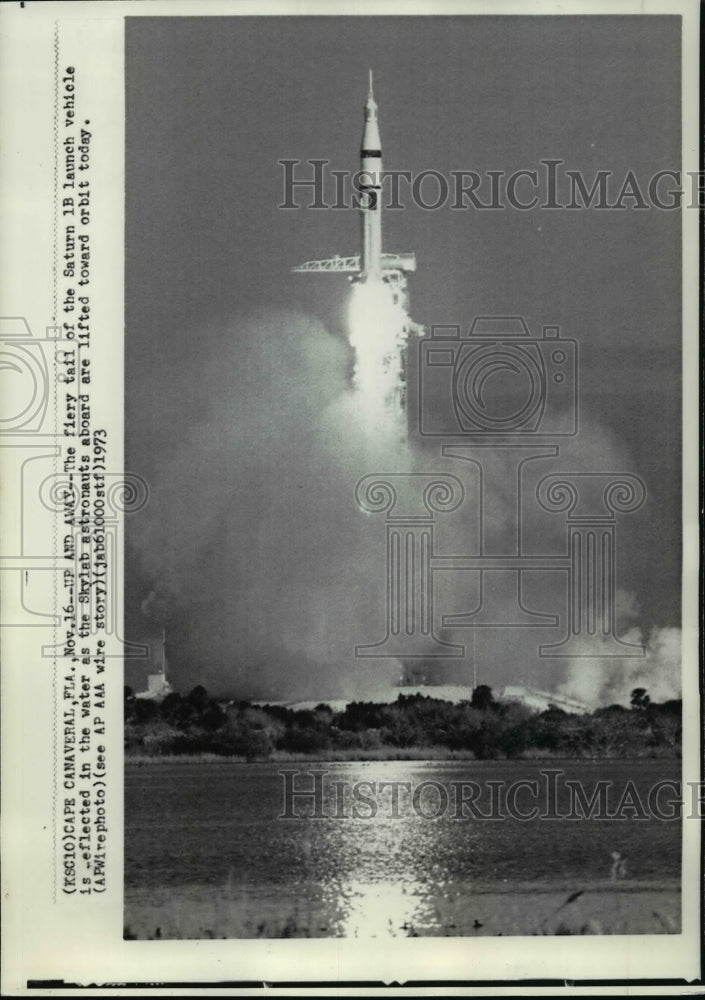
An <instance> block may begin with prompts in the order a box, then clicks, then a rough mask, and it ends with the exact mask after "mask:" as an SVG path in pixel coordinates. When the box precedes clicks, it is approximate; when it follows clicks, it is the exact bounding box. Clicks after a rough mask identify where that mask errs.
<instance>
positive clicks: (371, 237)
mask: <svg viewBox="0 0 705 1000" xmlns="http://www.w3.org/2000/svg"><path fill="white" fill-rule="evenodd" d="M359 188H360V212H361V215H362V254H361V261H360V272H361V273H360V277H361V279H362V280H363V281H364V280H366V279H368V278H373V279H379V280H381V278H382V142H381V139H380V137H379V123H378V121H377V104H376V102H375V98H374V93H373V90H372V71H371V70H370V85H369V91H368V94H367V100H366V101H365V126H364V129H363V132H362V146H361V148H360V185H359Z"/></svg>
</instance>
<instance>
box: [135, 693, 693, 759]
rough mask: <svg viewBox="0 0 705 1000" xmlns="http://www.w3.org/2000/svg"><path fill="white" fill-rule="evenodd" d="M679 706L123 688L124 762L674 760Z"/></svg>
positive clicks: (640, 696) (642, 696)
mask: <svg viewBox="0 0 705 1000" xmlns="http://www.w3.org/2000/svg"><path fill="white" fill-rule="evenodd" d="M681 712H682V703H681V701H680V700H672V701H666V702H663V703H660V704H658V703H654V702H652V701H651V700H650V698H649V695H648V693H647V692H646V691H645V690H644V689H643V688H635V689H634V691H633V692H632V698H631V705H630V707H629V708H625V707H624V706H622V705H610V706H609V707H607V708H599V709H596V710H595V711H593V712H589V713H585V714H582V715H572V714H568V713H566V712H564V711H563V710H562V709H560V708H558V707H556V706H553V705H551V706H549V707H548V708H547V709H546V710H544V711H540V712H539V711H535V710H532V709H530V708H528V707H527V706H525V705H522V704H519V703H517V702H512V701H502V700H498V699H496V698H495V696H494V694H493V692H492V689H491V688H490V687H489V686H488V685H484V684H481V685H479V686H478V687H476V688H475V690H474V691H473V693H472V697H471V698H470V699H468V700H467V701H461V702H459V703H457V704H454V703H452V702H448V701H443V700H441V699H439V698H434V697H433V696H432V695H422V694H408V695H405V694H403V693H400V694H399V697H398V698H397V700H396V701H395V702H392V703H390V704H378V703H376V702H365V701H353V702H350V703H349V704H348V705H347V706H346V708H345V709H344V710H343V711H334V710H333V709H331V708H330V706H328V705H326V704H324V703H321V704H319V705H317V706H316V707H315V708H313V709H310V710H309V709H299V710H294V709H291V708H287V707H286V706H283V705H252V704H251V703H250V702H247V701H230V702H227V703H225V702H223V701H220V700H217V699H215V698H213V697H211V696H210V695H209V693H208V692H207V691H206V689H205V688H204V687H203V686H201V685H197V686H196V687H194V688H193V690H192V691H190V692H189V693H188V694H186V695H181V694H178V693H176V692H173V693H171V694H168V695H167V696H166V697H165V698H164V699H163V700H162V701H161V702H157V701H154V700H149V699H145V698H136V697H135V696H134V694H133V692H132V690H131V689H130V688H129V687H127V688H125V750H126V753H127V754H128V755H144V754H146V755H149V756H164V755H173V754H203V753H211V754H217V755H221V756H236V757H242V758H244V759H246V760H267V759H269V758H271V757H272V756H276V755H277V754H281V755H286V754H290V755H298V754H301V755H302V756H314V757H319V758H321V759H325V756H326V754H328V753H333V754H336V753H337V754H344V755H346V756H348V757H350V758H351V759H354V757H355V754H356V753H360V754H361V755H363V756H369V755H374V752H375V751H380V752H383V751H386V753H387V755H388V756H393V755H394V751H395V750H396V751H398V752H399V753H400V754H401V753H403V751H404V750H408V749H409V748H419V747H422V748H431V747H434V748H443V749H445V750H447V751H457V752H460V753H461V754H463V755H465V754H467V755H468V756H472V757H475V758H477V759H480V760H487V759H493V758H500V757H503V758H520V757H532V756H561V757H648V756H671V757H672V756H680V750H681Z"/></svg>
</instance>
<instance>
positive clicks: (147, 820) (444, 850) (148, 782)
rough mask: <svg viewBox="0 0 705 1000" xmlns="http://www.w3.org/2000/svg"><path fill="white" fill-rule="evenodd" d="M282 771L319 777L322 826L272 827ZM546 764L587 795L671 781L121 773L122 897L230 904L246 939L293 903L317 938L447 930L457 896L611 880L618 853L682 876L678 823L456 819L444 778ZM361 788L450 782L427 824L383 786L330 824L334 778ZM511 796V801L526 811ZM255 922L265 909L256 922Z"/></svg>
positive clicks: (262, 768)
mask: <svg viewBox="0 0 705 1000" xmlns="http://www.w3.org/2000/svg"><path fill="white" fill-rule="evenodd" d="M285 768H286V769H289V770H291V769H298V770H300V771H301V772H302V773H301V774H300V775H298V776H297V778H296V787H297V788H308V787H311V782H312V779H311V777H310V775H309V774H308V772H309V771H311V770H313V769H325V770H327V771H328V774H327V776H326V778H325V789H326V798H325V806H324V811H325V813H326V815H327V817H328V818H319V819H313V818H300V819H288V820H287V819H281V818H279V817H280V816H281V813H282V812H283V811H284V801H283V789H284V779H283V778H282V776H281V775H280V774H279V773H278V772H279V771H280V770H283V769H285ZM542 769H544V770H546V769H556V770H558V769H560V770H562V771H564V772H565V773H564V775H563V777H562V778H561V780H564V779H565V778H573V779H580V780H582V781H583V782H584V783H585V784H586V786H587V790H588V793H589V791H590V788H591V787H592V786H594V783H595V782H596V781H598V780H605V779H606V780H611V781H613V782H614V783H615V787H616V788H617V789H618V790H619V792H621V790H622V789H623V788H624V786H625V783H626V782H627V781H629V780H632V781H634V784H635V786H636V788H637V789H638V791H639V793H640V795H642V796H643V798H644V801H646V796H647V792H648V789H649V788H650V787H651V786H652V785H653V784H654V783H655V782H656V781H659V780H662V779H664V778H671V779H673V780H678V764H677V762H666V763H665V764H664V762H663V761H639V762H616V763H614V762H600V763H597V764H590V763H580V764H576V763H573V762H570V763H561V762H540V763H538V762H536V763H526V762H506V761H501V762H479V763H478V762H447V763H439V762H436V761H434V762H419V761H380V762H364V763H360V762H350V763H348V762H346V763H334V764H286V765H281V764H269V763H268V764H234V763H228V762H223V763H220V762H207V763H181V762H179V763H158V764H145V765H140V766H136V765H128V766H127V778H126V789H125V883H126V897H127V898H130V893H131V891H133V892H132V898H133V899H136V898H138V897H140V898H142V899H143V900H144V899H149V900H153V899H159V898H162V899H169V898H176V896H178V894H179V893H181V894H182V895H183V898H184V899H185V900H186V899H188V900H191V902H192V903H193V902H194V901H195V900H197V899H201V900H203V899H207V898H209V897H211V898H213V899H215V898H224V899H229V900H231V901H233V900H234V901H235V902H238V901H239V905H241V906H243V907H244V908H245V909H246V910H247V914H248V917H249V923H248V928H249V929H245V930H244V931H243V932H242V933H243V936H245V935H247V934H250V933H251V934H253V935H256V934H258V933H262V934H264V936H267V930H266V928H265V924H267V921H269V920H271V914H272V913H277V912H278V913H280V914H281V913H284V912H285V911H286V910H287V909H291V908H292V907H294V909H295V911H296V913H297V914H298V919H302V918H301V913H304V914H305V919H306V920H307V921H309V922H310V923H313V924H315V925H316V926H315V927H314V928H313V931H314V932H315V933H318V934H327V933H328V934H336V935H343V936H361V935H363V934H364V935H373V936H384V935H386V934H392V933H399V932H401V933H404V932H410V933H450V932H452V928H453V921H454V911H453V904H454V902H455V903H457V902H458V901H459V900H462V899H467V897H468V896H469V895H472V894H478V893H482V892H485V893H486V892H491V891H503V890H509V889H516V888H517V887H519V886H524V887H525V888H527V889H531V888H532V886H533V887H534V889H535V891H537V892H538V891H544V892H545V891H546V890H547V888H549V887H551V886H553V887H557V889H558V891H559V892H565V891H566V888H568V889H570V888H571V886H573V887H574V886H575V884H578V883H580V884H582V883H586V882H590V883H596V882H606V881H607V880H608V879H609V877H610V871H611V868H612V864H613V861H612V852H613V851H615V850H616V851H619V852H620V854H621V855H622V856H623V857H626V858H627V860H628V869H627V870H628V873H629V878H630V879H632V880H639V881H645V882H648V881H649V880H651V881H654V880H656V881H663V880H664V879H666V880H668V879H673V880H676V879H678V878H679V872H680V824H679V823H677V822H659V821H658V820H655V819H649V820H639V821H629V820H626V821H624V820H622V821H615V820H594V819H593V820H588V821H585V820H582V821H567V820H543V821H539V820H533V821H529V822H522V821H520V820H517V819H512V818H511V817H510V818H506V819H503V820H486V821H482V820H477V819H472V818H465V819H462V818H455V812H456V811H455V809H454V802H453V800H452V792H451V791H450V790H451V786H452V783H453V782H460V781H469V780H474V781H477V782H478V783H480V784H481V785H484V784H486V783H487V782H488V781H507V782H511V781H513V780H518V779H530V780H531V779H536V778H537V777H539V772H540V771H541V770H542ZM360 780H365V781H373V782H377V783H379V782H401V781H403V782H411V784H412V787H416V786H417V785H418V784H419V783H420V782H422V781H435V782H439V783H441V784H443V786H444V787H446V788H448V789H449V795H450V796H451V800H450V801H449V805H448V808H447V809H446V810H445V811H444V813H443V814H442V815H441V816H439V817H438V818H436V819H425V818H423V816H419V815H418V814H417V813H416V812H415V811H414V810H413V809H412V808H411V807H410V803H409V800H408V796H406V795H405V793H404V792H403V791H402V792H401V793H400V806H399V809H398V813H399V815H398V816H396V817H395V816H394V814H393V810H392V806H391V792H390V791H388V790H387V791H385V792H381V791H379V790H378V791H377V794H376V795H374V796H373V798H374V799H375V801H376V803H377V807H378V812H377V815H376V816H375V817H374V818H362V817H363V816H367V815H368V814H369V812H370V809H369V808H365V807H364V806H363V805H359V808H358V818H353V817H352V816H351V803H350V802H349V800H347V799H346V800H345V802H344V805H343V807H342V808H343V812H344V814H345V815H346V817H347V818H340V819H337V818H330V817H334V816H335V815H336V811H338V810H339V809H340V806H339V804H338V803H339V802H340V800H336V792H335V789H334V788H333V786H332V785H331V782H334V781H350V782H354V781H360ZM619 792H618V793H617V798H616V800H615V801H618V799H619ZM338 794H340V793H338ZM365 794H368V795H369V789H366V790H365ZM430 794H431V798H430V799H428V800H427V799H424V803H425V802H426V801H428V803H429V805H428V806H427V809H428V811H429V812H433V811H434V807H435V804H436V802H437V799H435V798H433V792H431V793H430ZM488 794H489V792H488ZM488 801H489V800H488V799H485V800H483V804H482V806H481V808H483V810H484V811H487V803H488ZM519 802H520V804H522V808H528V806H529V805H530V804H531V803H530V802H529V800H528V799H527V800H525V802H523V803H522V800H521V798H520V799H519ZM294 809H295V811H296V813H297V814H298V815H300V816H305V814H306V813H307V812H310V806H309V805H308V804H307V803H306V801H305V800H303V799H299V800H295V802H294ZM559 811H564V810H563V808H562V807H561V805H560V801H559ZM565 811H567V808H566V809H565ZM194 905H195V904H194ZM258 913H261V914H263V915H265V916H267V915H268V914H269V915H270V916H267V919H266V920H265V919H264V917H263V919H262V920H259V922H258ZM444 922H445V924H444V926H445V928H446V929H445V930H444V929H443V927H442V926H441V924H443V923H444ZM292 926H293V925H292ZM480 926H482V925H481V924H480ZM279 932H281V928H279V931H278V932H277V933H279ZM293 932H295V931H293Z"/></svg>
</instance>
